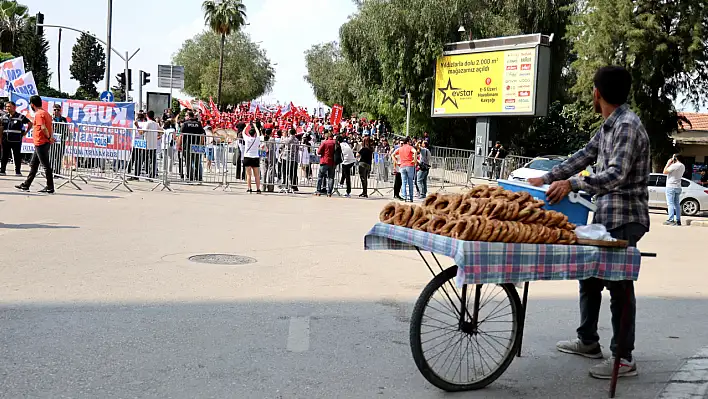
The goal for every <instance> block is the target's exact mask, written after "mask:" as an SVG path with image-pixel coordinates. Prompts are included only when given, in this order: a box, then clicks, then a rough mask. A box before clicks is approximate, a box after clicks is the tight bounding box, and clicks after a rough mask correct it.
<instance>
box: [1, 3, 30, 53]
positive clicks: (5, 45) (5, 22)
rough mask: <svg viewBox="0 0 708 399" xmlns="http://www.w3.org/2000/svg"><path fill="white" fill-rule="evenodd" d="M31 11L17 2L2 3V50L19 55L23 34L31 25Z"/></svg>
mask: <svg viewBox="0 0 708 399" xmlns="http://www.w3.org/2000/svg"><path fill="white" fill-rule="evenodd" d="M29 22H30V21H29V9H28V8H27V6H25V5H23V4H19V3H18V2H17V1H16V0H1V1H0V50H2V51H3V52H6V53H12V54H18V52H17V47H18V46H19V44H20V43H21V42H22V39H23V37H22V33H23V31H25V29H26V27H27V26H28V25H29Z"/></svg>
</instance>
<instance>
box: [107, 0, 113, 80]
mask: <svg viewBox="0 0 708 399" xmlns="http://www.w3.org/2000/svg"><path fill="white" fill-rule="evenodd" d="M112 28H113V0H108V19H107V21H106V47H107V48H109V49H110V48H111V31H112ZM109 90H111V51H110V50H108V51H106V91H109Z"/></svg>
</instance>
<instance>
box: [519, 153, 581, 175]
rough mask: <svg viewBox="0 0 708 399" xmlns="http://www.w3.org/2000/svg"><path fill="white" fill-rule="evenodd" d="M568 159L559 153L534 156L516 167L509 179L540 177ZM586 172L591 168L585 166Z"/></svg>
mask: <svg viewBox="0 0 708 399" xmlns="http://www.w3.org/2000/svg"><path fill="white" fill-rule="evenodd" d="M566 159H568V157H564V156H561V155H546V156H543V157H536V158H534V159H533V160H531V162H529V163H527V164H526V165H524V166H523V167H522V168H519V169H516V170H515V171H513V172H511V174H510V175H509V180H518V181H526V180H528V179H531V178H533V177H542V176H543V175H545V174H546V173H548V172H550V171H551V169H553V167H555V166H556V165H560V164H562V163H563V161H565V160H566ZM587 174H592V168H591V167H588V168H587Z"/></svg>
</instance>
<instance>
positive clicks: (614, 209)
mask: <svg viewBox="0 0 708 399" xmlns="http://www.w3.org/2000/svg"><path fill="white" fill-rule="evenodd" d="M596 161H597V167H596V170H595V174H594V175H591V176H585V177H582V176H577V174H578V173H580V172H582V171H583V170H584V169H585V168H587V167H588V166H590V165H592V164H593V163H595V162H596ZM650 172H651V161H650V157H649V136H648V135H647V132H646V130H645V129H644V126H643V125H642V122H641V121H640V120H639V117H638V116H637V115H636V114H635V113H634V112H632V111H631V110H630V109H629V106H628V105H626V104H625V105H622V106H621V107H619V108H617V109H616V110H615V112H613V113H612V115H610V117H609V118H607V120H605V122H604V123H603V124H602V127H600V130H599V131H598V132H597V133H596V134H595V136H594V137H593V138H592V139H591V140H590V142H589V143H588V144H587V145H586V146H585V148H583V149H582V150H580V151H578V152H576V153H575V154H573V156H571V157H570V158H569V159H568V160H566V161H565V162H563V163H562V164H561V165H558V166H556V167H555V168H553V170H551V171H550V172H549V173H548V174H546V175H545V176H544V180H545V181H546V183H551V182H553V181H557V180H564V179H568V180H570V184H571V186H572V187H573V190H574V191H578V190H584V191H587V192H589V193H591V194H596V195H597V196H598V197H597V211H596V212H595V223H600V224H603V225H605V227H607V229H608V230H611V229H615V228H617V227H620V226H622V225H624V224H627V223H632V222H634V223H640V224H642V225H643V226H645V227H646V228H647V229H649V191H648V189H647V183H648V180H649V173H650Z"/></svg>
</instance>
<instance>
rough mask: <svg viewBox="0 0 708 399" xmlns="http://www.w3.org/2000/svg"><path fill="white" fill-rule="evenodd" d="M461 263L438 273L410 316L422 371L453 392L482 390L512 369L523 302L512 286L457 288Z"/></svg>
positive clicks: (520, 332) (468, 286) (413, 346)
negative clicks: (456, 282) (456, 277)
mask: <svg viewBox="0 0 708 399" xmlns="http://www.w3.org/2000/svg"><path fill="white" fill-rule="evenodd" d="M456 275H457V266H453V267H450V268H449V269H447V270H445V271H444V272H442V273H440V274H438V275H437V276H435V278H434V279H433V280H432V281H431V282H430V283H428V285H427V286H426V287H425V289H424V290H423V292H422V293H421V295H420V297H419V298H418V301H417V302H416V304H415V308H414V309H413V316H412V318H411V331H410V340H411V350H412V351H413V359H414V360H415V364H416V366H418V370H420V372H421V374H423V376H424V377H425V379H426V380H428V381H429V382H430V383H431V384H433V385H435V386H436V387H438V388H440V389H442V390H445V391H448V392H456V391H468V390H473V389H481V388H484V387H485V386H487V385H489V384H491V383H492V382H494V380H496V379H497V378H499V376H501V375H502V374H503V373H504V371H506V369H507V368H508V367H509V365H510V364H511V361H512V360H513V359H514V355H515V354H516V352H517V350H518V345H519V344H520V343H521V334H522V331H521V326H520V323H521V317H522V315H521V301H520V300H519V294H518V293H517V292H516V288H515V287H514V285H513V284H499V285H497V284H486V285H465V286H463V287H462V288H457V287H456V286H455V276H456Z"/></svg>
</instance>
